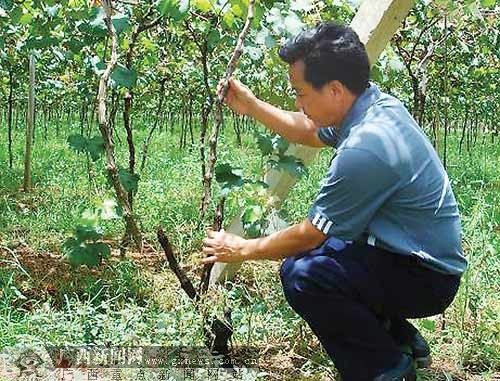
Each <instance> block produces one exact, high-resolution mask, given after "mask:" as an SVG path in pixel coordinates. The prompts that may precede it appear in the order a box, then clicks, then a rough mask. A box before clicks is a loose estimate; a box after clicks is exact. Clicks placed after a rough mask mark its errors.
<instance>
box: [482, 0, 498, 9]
mask: <svg viewBox="0 0 500 381" xmlns="http://www.w3.org/2000/svg"><path fill="white" fill-rule="evenodd" d="M496 2H497V0H481V6H483V7H485V8H493V7H494V6H495V4H496Z"/></svg>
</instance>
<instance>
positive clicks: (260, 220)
mask: <svg viewBox="0 0 500 381" xmlns="http://www.w3.org/2000/svg"><path fill="white" fill-rule="evenodd" d="M241 222H242V225H243V229H244V230H245V233H246V236H247V237H248V238H256V237H259V236H260V235H262V230H264V224H265V219H264V208H262V207H261V206H260V205H251V206H249V207H247V208H246V209H245V211H244V212H243V214H242V215H241Z"/></svg>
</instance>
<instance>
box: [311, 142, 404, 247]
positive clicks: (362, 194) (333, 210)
mask: <svg viewBox="0 0 500 381" xmlns="http://www.w3.org/2000/svg"><path fill="white" fill-rule="evenodd" d="M398 181H399V176H397V174H396V173H395V172H394V170H393V169H392V168H391V167H390V166H389V165H388V164H386V163H384V162H383V161H382V160H380V159H379V158H378V157H377V156H376V155H375V154H373V153H371V152H369V151H365V150H361V149H356V148H347V149H343V150H341V151H339V152H338V153H337V155H336V156H335V157H334V158H333V160H332V162H331V164H330V168H329V169H328V173H327V176H326V179H325V181H324V183H323V186H322V188H321V190H320V192H319V194H318V196H317V197H316V201H315V202H314V204H313V206H312V207H311V209H310V210H309V213H308V215H307V218H308V219H309V220H310V221H311V223H312V224H313V225H314V226H315V227H316V228H317V229H319V230H321V231H322V232H323V233H324V234H326V235H328V236H335V237H336V238H339V239H342V240H346V241H347V240H354V239H356V238H357V237H359V235H361V234H362V233H363V232H364V231H365V230H366V228H367V226H368V224H369V223H370V220H371V219H372V217H373V215H374V214H375V213H376V212H377V210H378V209H379V208H380V206H381V205H382V204H383V203H384V202H385V201H386V200H387V199H388V198H389V197H390V196H391V195H392V194H393V193H394V191H395V190H396V189H397V186H398Z"/></svg>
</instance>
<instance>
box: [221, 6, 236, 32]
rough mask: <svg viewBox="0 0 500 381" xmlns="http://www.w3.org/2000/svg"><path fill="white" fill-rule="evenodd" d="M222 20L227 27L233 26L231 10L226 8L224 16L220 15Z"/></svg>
mask: <svg viewBox="0 0 500 381" xmlns="http://www.w3.org/2000/svg"><path fill="white" fill-rule="evenodd" d="M222 21H223V22H224V25H225V26H226V27H227V28H229V29H231V28H232V27H233V26H234V14H233V12H231V10H228V11H227V12H226V13H224V16H222Z"/></svg>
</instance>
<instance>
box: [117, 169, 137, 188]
mask: <svg viewBox="0 0 500 381" xmlns="http://www.w3.org/2000/svg"><path fill="white" fill-rule="evenodd" d="M118 178H119V180H120V184H121V185H122V186H123V189H125V191H126V192H135V191H136V190H137V188H138V183H139V175H137V174H135V173H134V174H132V173H130V172H129V171H128V170H127V169H125V168H120V169H119V170H118Z"/></svg>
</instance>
